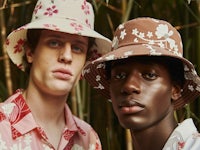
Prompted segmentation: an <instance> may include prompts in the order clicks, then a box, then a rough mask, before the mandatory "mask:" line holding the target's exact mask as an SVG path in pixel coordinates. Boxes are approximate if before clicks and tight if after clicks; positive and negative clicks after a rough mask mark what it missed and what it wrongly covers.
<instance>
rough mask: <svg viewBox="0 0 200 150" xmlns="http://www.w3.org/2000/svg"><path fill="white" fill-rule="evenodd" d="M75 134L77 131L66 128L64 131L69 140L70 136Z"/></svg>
mask: <svg viewBox="0 0 200 150" xmlns="http://www.w3.org/2000/svg"><path fill="white" fill-rule="evenodd" d="M74 134H75V131H69V130H66V131H65V133H64V138H65V139H66V140H67V141H69V140H70V138H71V137H72V136H73V135H74Z"/></svg>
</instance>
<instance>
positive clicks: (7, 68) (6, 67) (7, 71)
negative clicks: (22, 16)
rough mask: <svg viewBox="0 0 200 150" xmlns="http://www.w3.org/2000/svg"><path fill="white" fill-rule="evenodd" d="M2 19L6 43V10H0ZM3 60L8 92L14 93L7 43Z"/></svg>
mask: <svg viewBox="0 0 200 150" xmlns="http://www.w3.org/2000/svg"><path fill="white" fill-rule="evenodd" d="M0 20H1V27H2V28H1V39H2V43H5V37H6V26H5V21H4V12H3V11H0ZM2 52H3V57H4V59H3V62H4V70H5V78H6V86H7V89H8V94H9V95H11V94H12V86H13V85H12V79H11V70H10V61H9V58H8V55H7V53H6V48H5V45H4V44H3V50H2Z"/></svg>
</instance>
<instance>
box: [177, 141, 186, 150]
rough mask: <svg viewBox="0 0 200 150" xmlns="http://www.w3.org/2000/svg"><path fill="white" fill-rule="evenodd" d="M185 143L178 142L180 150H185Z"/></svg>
mask: <svg viewBox="0 0 200 150" xmlns="http://www.w3.org/2000/svg"><path fill="white" fill-rule="evenodd" d="M184 145H185V142H178V150H181V149H183V147H184Z"/></svg>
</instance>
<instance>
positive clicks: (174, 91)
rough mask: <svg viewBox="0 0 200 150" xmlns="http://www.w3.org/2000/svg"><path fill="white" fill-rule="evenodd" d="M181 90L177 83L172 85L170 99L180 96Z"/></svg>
mask: <svg viewBox="0 0 200 150" xmlns="http://www.w3.org/2000/svg"><path fill="white" fill-rule="evenodd" d="M181 92H182V89H181V87H180V86H179V85H174V86H173V88H172V97H171V99H172V100H173V101H175V100H177V99H179V98H180V97H181Z"/></svg>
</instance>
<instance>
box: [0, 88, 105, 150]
mask: <svg viewBox="0 0 200 150" xmlns="http://www.w3.org/2000/svg"><path fill="white" fill-rule="evenodd" d="M65 116H66V120H67V121H66V122H67V124H66V127H65V129H64V131H63V134H62V137H61V139H60V144H59V147H58V149H57V150H101V143H100V140H99V138H98V135H97V134H96V132H95V131H94V130H93V129H92V127H91V126H90V125H89V124H87V123H86V122H84V121H82V120H80V119H79V118H77V117H75V116H73V115H72V113H71V111H70V109H69V107H68V105H67V104H66V106H65ZM0 150H55V148H54V147H53V146H52V144H51V143H50V142H49V140H48V138H47V136H46V134H45V132H44V130H43V129H42V128H41V127H40V126H38V125H37V123H36V122H35V120H34V118H33V115H32V113H31V111H30V109H29V107H28V105H27V104H26V102H25V100H24V98H23V96H22V94H21V92H20V90H17V91H16V93H15V94H14V95H12V96H11V97H10V98H8V99H7V100H6V101H5V102H3V103H0Z"/></svg>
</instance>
